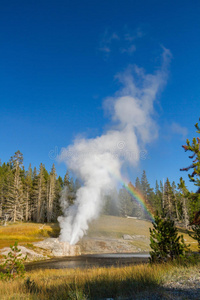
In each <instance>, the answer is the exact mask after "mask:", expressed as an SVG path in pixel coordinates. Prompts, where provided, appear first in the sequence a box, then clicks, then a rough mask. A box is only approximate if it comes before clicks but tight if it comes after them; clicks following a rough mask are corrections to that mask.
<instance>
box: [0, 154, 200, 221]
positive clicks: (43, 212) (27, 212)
mask: <svg viewBox="0 0 200 300" xmlns="http://www.w3.org/2000/svg"><path fill="white" fill-rule="evenodd" d="M132 185H133V186H134V188H135V189H136V190H137V191H138V192H139V193H140V194H142V196H143V198H144V200H145V202H146V203H148V204H149V206H150V207H151V211H152V212H156V211H158V212H159V213H160V214H161V213H162V212H165V213H166V214H167V215H168V216H169V217H170V218H171V219H173V220H175V221H176V222H179V223H182V224H183V225H184V226H185V227H187V226H188V224H189V221H190V219H192V217H193V215H194V212H195V211H197V203H196V202H195V201H194V200H193V197H188V193H189V192H188V190H187V188H186V186H185V183H184V181H183V180H182V178H181V179H180V182H179V183H178V184H176V183H175V182H172V183H170V181H169V179H168V178H167V180H166V181H165V182H164V183H163V182H162V181H159V182H158V181H156V183H155V187H154V188H152V187H151V186H150V184H149V182H148V179H147V176H146V172H145V171H143V174H142V176H141V179H139V178H138V177H137V178H136V180H135V182H134V183H132ZM80 187H81V183H80V182H79V181H78V180H77V179H76V180H74V179H73V177H70V175H69V172H68V171H67V172H66V174H65V176H64V178H61V177H60V176H58V177H57V175H56V169H55V165H54V164H53V165H52V168H51V171H50V172H48V171H47V170H46V169H45V166H44V164H42V163H41V164H40V166H39V169H38V170H37V169H36V167H34V168H33V169H32V167H31V165H29V168H28V170H25V168H24V166H23V154H22V153H21V152H20V151H19V150H18V151H17V152H15V154H14V155H13V156H12V157H11V158H10V160H9V162H7V163H5V162H4V163H1V164H0V219H1V220H2V221H3V222H6V221H12V222H16V221H26V222H29V221H32V222H38V223H43V222H56V221H57V218H58V216H60V215H62V214H63V211H62V208H63V202H62V203H60V196H61V191H63V190H64V191H65V193H64V194H63V197H64V199H65V202H66V203H65V205H64V206H65V207H66V204H67V205H72V204H73V203H74V200H75V195H76V191H77V189H78V188H80ZM189 194H190V195H192V193H189ZM63 197H62V199H63ZM102 201H103V202H104V208H103V213H104V214H108V215H115V216H123V217H126V216H130V217H137V218H141V219H149V218H150V217H149V214H148V213H147V211H146V209H145V207H144V206H142V205H141V204H140V203H138V201H137V199H136V198H134V197H133V195H131V194H130V193H129V192H128V191H127V189H126V188H125V187H122V188H121V189H120V190H119V191H117V190H112V191H111V192H110V193H109V195H104V196H102Z"/></svg>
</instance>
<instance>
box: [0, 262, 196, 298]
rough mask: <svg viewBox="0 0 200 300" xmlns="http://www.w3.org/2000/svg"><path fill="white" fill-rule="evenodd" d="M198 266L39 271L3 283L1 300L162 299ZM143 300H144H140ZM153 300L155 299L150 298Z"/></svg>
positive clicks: (166, 265)
mask: <svg viewBox="0 0 200 300" xmlns="http://www.w3.org/2000/svg"><path fill="white" fill-rule="evenodd" d="M199 267H200V264H199V263H197V264H196V266H192V265H187V266H177V265H174V264H170V263H169V264H164V265H152V266H151V265H148V264H145V265H137V266H129V267H123V268H114V267H112V268H109V269H106V268H98V269H97V268H94V269H87V270H80V269H76V270H70V269H65V270H63V269H62V270H39V271H32V272H28V273H27V274H26V278H25V279H20V280H17V281H11V282H3V281H0V299H2V300H9V299H33V300H34V299H40V300H48V299H49V300H54V299H55V300H59V299H60V300H61V299H69V300H70V299H71V300H72V299H74V300H75V299H76V300H77V299H82V300H83V299H105V298H114V299H116V298H117V297H121V299H123V297H129V299H130V298H131V299H138V298H137V295H141V294H143V293H145V295H151V296H152V295H154V294H155V293H157V294H159V295H160V298H159V299H163V298H162V295H163V294H162V293H163V292H164V290H163V289H162V286H163V284H165V283H166V282H170V281H171V280H175V279H176V276H179V278H185V277H187V279H188V278H189V276H190V274H192V272H193V273H194V271H195V270H196V271H197V272H198V270H199ZM140 299H143V298H141V297H140ZM151 299H153V298H151Z"/></svg>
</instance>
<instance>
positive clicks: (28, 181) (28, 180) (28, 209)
mask: <svg viewBox="0 0 200 300" xmlns="http://www.w3.org/2000/svg"><path fill="white" fill-rule="evenodd" d="M32 184H33V182H32V168H31V164H30V165H29V168H28V172H27V173H26V176H25V180H24V198H25V220H26V222H28V221H29V220H31V216H32V214H31V213H32V205H31V194H32Z"/></svg>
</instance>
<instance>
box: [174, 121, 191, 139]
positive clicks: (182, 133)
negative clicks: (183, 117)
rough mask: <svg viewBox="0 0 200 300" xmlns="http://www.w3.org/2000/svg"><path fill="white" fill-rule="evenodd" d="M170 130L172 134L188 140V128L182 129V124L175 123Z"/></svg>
mask: <svg viewBox="0 0 200 300" xmlns="http://www.w3.org/2000/svg"><path fill="white" fill-rule="evenodd" d="M170 130H171V133H172V134H177V135H180V136H181V138H182V139H186V137H187V135H188V129H187V128H186V127H182V126H181V125H180V124H178V123H176V122H173V123H172V124H171V126H170Z"/></svg>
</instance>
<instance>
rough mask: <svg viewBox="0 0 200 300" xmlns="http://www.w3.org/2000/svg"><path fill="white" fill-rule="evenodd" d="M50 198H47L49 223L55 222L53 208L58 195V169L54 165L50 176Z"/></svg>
mask: <svg viewBox="0 0 200 300" xmlns="http://www.w3.org/2000/svg"><path fill="white" fill-rule="evenodd" d="M48 189H49V191H48V198H47V222H51V221H52V220H53V206H54V201H55V195H56V169H55V165H54V164H53V166H52V169H51V173H50V176H49V185H48Z"/></svg>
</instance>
